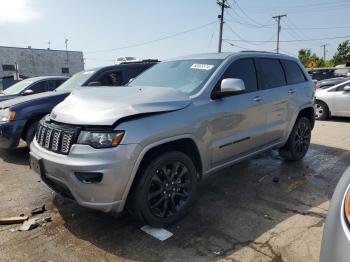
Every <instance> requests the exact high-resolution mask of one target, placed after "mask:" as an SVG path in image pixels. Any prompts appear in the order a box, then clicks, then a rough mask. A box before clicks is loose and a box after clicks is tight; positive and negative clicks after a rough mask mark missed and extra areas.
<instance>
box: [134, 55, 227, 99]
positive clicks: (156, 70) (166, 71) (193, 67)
mask: <svg viewBox="0 0 350 262" xmlns="http://www.w3.org/2000/svg"><path fill="white" fill-rule="evenodd" d="M221 61H222V60H219V59H193V60H178V61H169V62H162V63H159V64H157V65H155V66H153V67H151V68H150V69H149V70H147V71H145V72H144V73H142V74H141V75H140V76H138V77H137V78H135V79H134V80H133V81H132V82H130V83H129V86H156V87H171V88H175V89H177V90H179V91H181V92H184V93H186V94H189V95H192V94H195V93H197V92H198V91H199V90H200V89H201V88H202V87H203V85H204V84H205V83H206V81H207V80H208V79H209V77H210V76H211V75H212V74H213V73H214V71H215V70H216V68H217V67H218V66H219V65H220V63H221Z"/></svg>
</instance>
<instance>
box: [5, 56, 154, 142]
mask: <svg viewBox="0 0 350 262" xmlns="http://www.w3.org/2000/svg"><path fill="white" fill-rule="evenodd" d="M155 64H156V62H148V61H147V62H139V63H133V64H122V65H114V66H107V67H101V68H96V69H91V70H85V71H82V72H79V73H77V74H75V75H74V76H72V77H71V78H70V79H69V80H67V81H66V82H65V83H63V84H62V85H61V86H60V87H59V88H57V89H56V91H54V92H46V93H42V94H37V95H31V96H26V97H19V98H16V99H11V100H8V101H4V102H1V103H0V148H13V147H16V146H18V143H19V141H20V139H21V138H22V139H23V140H25V141H26V142H27V144H28V145H29V144H30V143H31V141H32V140H33V138H34V135H35V132H36V129H37V126H38V122H39V120H40V119H41V118H42V117H43V116H45V115H46V114H49V113H50V112H51V110H52V108H54V106H56V105H57V104H59V103H60V102H62V101H63V100H64V99H65V98H66V97H67V96H68V95H69V94H70V92H72V91H73V90H74V89H77V88H78V87H81V86H84V87H85V86H118V85H124V84H126V83H128V82H129V80H130V79H132V78H134V77H135V76H137V75H138V74H140V73H141V72H143V71H145V70H146V69H148V68H150V67H151V66H153V65H155Z"/></svg>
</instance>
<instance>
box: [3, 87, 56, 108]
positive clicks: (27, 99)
mask: <svg viewBox="0 0 350 262" xmlns="http://www.w3.org/2000/svg"><path fill="white" fill-rule="evenodd" d="M59 94H62V92H55V91H51V92H44V93H39V94H34V95H29V96H17V97H14V98H13V99H10V100H6V101H1V99H0V108H7V107H11V106H16V105H19V104H23V103H27V102H32V101H35V100H38V99H45V98H48V97H51V96H55V95H59Z"/></svg>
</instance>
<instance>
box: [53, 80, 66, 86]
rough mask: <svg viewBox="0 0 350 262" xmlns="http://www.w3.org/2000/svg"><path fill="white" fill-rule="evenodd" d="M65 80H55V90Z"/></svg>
mask: <svg viewBox="0 0 350 262" xmlns="http://www.w3.org/2000/svg"><path fill="white" fill-rule="evenodd" d="M65 81H66V80H65V79H59V80H56V83H55V85H56V88H57V87H59V86H60V85H62V84H63V83H64V82H65Z"/></svg>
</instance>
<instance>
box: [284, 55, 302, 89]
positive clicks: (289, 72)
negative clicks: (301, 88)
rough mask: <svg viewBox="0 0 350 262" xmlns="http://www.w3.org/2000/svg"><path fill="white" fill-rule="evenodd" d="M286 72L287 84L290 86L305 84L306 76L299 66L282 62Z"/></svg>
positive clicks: (285, 61)
mask: <svg viewBox="0 0 350 262" xmlns="http://www.w3.org/2000/svg"><path fill="white" fill-rule="evenodd" d="M281 62H282V65H283V67H284V71H285V72H286V78H287V83H288V84H290V85H293V84H298V83H301V82H305V76H304V73H303V71H301V69H300V67H299V65H298V64H297V63H295V62H293V61H288V60H281Z"/></svg>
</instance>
